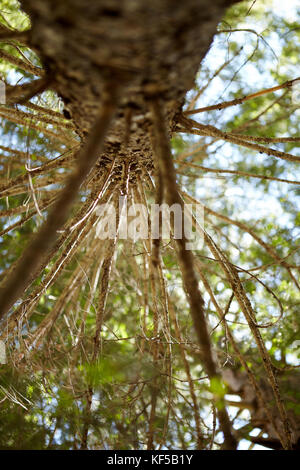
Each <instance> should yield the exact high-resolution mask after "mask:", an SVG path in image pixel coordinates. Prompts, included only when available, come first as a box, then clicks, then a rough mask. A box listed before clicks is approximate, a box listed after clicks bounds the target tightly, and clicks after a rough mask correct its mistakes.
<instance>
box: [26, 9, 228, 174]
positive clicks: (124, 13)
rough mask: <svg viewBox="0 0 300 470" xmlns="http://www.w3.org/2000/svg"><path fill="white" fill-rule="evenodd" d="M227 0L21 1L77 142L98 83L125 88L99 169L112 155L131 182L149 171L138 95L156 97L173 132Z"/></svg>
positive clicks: (92, 110)
mask: <svg viewBox="0 0 300 470" xmlns="http://www.w3.org/2000/svg"><path fill="white" fill-rule="evenodd" d="M234 1H236V0H216V1H214V2H209V1H207V0H187V1H185V2H178V1H176V0H152V1H148V0H124V1H120V0H96V1H93V2H85V1H83V0H66V1H64V2H61V1H60V0H45V1H44V0H43V1H37V0H23V1H22V6H23V8H24V9H25V11H26V12H28V14H29V15H30V17H31V19H32V32H31V37H30V44H31V45H32V46H33V47H34V48H35V49H36V50H37V51H38V53H39V55H40V57H41V59H42V61H43V64H44V66H45V68H46V70H47V73H48V75H50V76H51V87H52V88H53V89H54V90H55V91H56V92H57V93H58V94H59V95H60V96H61V97H62V98H63V101H64V103H65V111H64V113H65V116H67V117H71V118H72V119H73V121H74V123H75V125H76V129H77V132H78V135H79V136H80V137H81V138H83V139H84V137H85V136H86V135H87V133H88V131H89V129H90V128H91V126H92V123H93V122H94V120H95V115H96V112H97V110H98V107H99V102H100V101H101V95H102V93H103V87H104V84H105V83H106V82H107V81H110V78H111V77H114V78H115V77H118V78H119V80H120V81H126V82H127V84H128V85H127V87H126V90H125V91H124V94H123V98H122V103H121V106H120V108H119V111H118V115H117V117H116V119H115V123H114V126H113V130H112V132H111V133H110V135H109V137H108V138H107V141H106V146H105V153H104V155H102V157H101V159H100V160H99V163H98V165H99V167H100V168H101V167H103V165H105V164H107V163H108V160H111V158H112V156H116V155H117V156H118V157H119V159H120V161H119V163H121V162H122V160H123V159H126V160H130V161H131V162H132V164H131V178H134V175H135V173H136V172H138V171H141V170H142V169H144V168H147V169H152V157H151V145H150V142H149V138H148V132H147V128H148V125H149V115H148V113H147V106H146V105H145V95H146V94H147V93H149V92H151V93H153V92H157V93H159V94H160V95H162V97H163V102H164V105H165V108H166V110H167V115H168V116H169V126H170V127H172V122H173V118H174V116H175V115H176V112H177V111H178V109H179V108H180V107H181V105H182V102H183V99H184V96H185V93H186V92H187V90H189V89H190V88H191V87H192V86H193V82H194V79H195V76H196V73H197V70H198V68H199V65H200V63H201V60H202V59H203V57H204V55H205V54H206V52H207V50H208V48H209V46H210V44H211V42H212V38H213V34H214V33H215V31H216V26H217V24H218V22H219V21H220V18H221V17H222V15H223V14H224V11H225V8H226V7H228V6H229V5H230V4H232V3H234ZM128 130H129V131H130V132H129V136H128V139H127V138H126V137H125V134H126V133H128V132H127V131H128ZM124 138H125V140H128V142H126V148H124V145H122V144H123V143H124ZM105 157H106V158H105ZM118 172H120V164H119V165H116V175H117V174H118Z"/></svg>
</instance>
